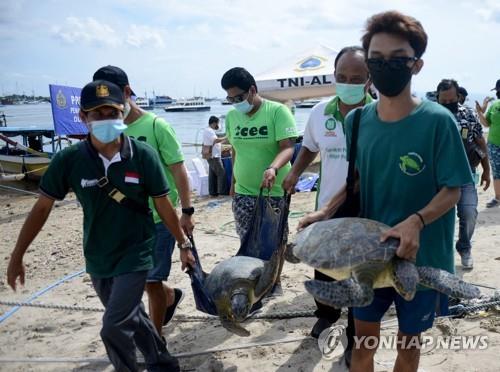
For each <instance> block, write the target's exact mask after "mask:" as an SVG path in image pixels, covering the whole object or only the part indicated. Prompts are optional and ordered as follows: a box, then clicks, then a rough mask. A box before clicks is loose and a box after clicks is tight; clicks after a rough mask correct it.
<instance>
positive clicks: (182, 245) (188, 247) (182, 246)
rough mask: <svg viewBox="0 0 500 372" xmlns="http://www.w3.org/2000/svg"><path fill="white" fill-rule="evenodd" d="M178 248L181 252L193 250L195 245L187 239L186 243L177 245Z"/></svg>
mask: <svg viewBox="0 0 500 372" xmlns="http://www.w3.org/2000/svg"><path fill="white" fill-rule="evenodd" d="M177 247H179V249H180V250H184V249H191V248H193V245H192V244H191V240H189V239H186V240H184V243H177Z"/></svg>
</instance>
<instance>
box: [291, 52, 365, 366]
mask: <svg viewBox="0 0 500 372" xmlns="http://www.w3.org/2000/svg"><path fill="white" fill-rule="evenodd" d="M334 67H335V71H334V76H335V82H336V84H335V90H336V93H337V95H336V96H335V97H333V98H332V99H330V100H326V101H323V102H320V103H319V104H317V105H316V106H314V108H313V109H312V110H311V114H310V115H309V120H308V121H307V125H306V128H305V130H304V139H303V141H302V147H301V150H300V152H299V155H298V157H297V159H296V160H295V162H294V163H293V166H292V169H291V170H290V173H288V175H287V176H286V178H285V180H284V181H283V188H284V189H285V190H286V191H287V192H288V193H289V194H293V193H294V192H295V185H296V184H297V182H298V180H299V176H300V175H301V174H302V172H304V170H305V169H306V168H307V166H308V165H309V164H311V162H312V161H313V160H314V159H315V158H316V156H317V155H318V152H319V153H320V155H321V172H320V175H321V177H320V181H319V191H318V193H317V195H316V208H315V209H316V210H317V209H319V208H322V207H323V206H324V205H325V204H326V203H327V202H328V201H329V200H330V199H331V198H332V197H333V196H334V195H335V194H336V193H337V192H338V191H339V190H340V188H341V187H342V186H343V185H344V183H345V180H346V177H347V158H346V152H347V149H346V140H345V129H344V118H345V117H346V115H347V114H348V113H349V112H351V111H352V110H354V109H355V108H357V107H362V106H363V105H365V104H367V103H370V102H372V98H371V96H370V95H369V94H368V88H369V85H370V80H369V73H368V69H367V67H366V63H365V51H364V49H363V48H362V47H360V46H348V47H345V48H342V49H341V50H340V52H339V53H338V54H337V56H336V57H335V62H334ZM314 277H315V278H316V279H321V280H330V279H329V277H327V276H326V275H324V274H322V273H321V272H319V271H317V270H315V271H314ZM316 306H317V308H318V309H317V310H316V312H315V315H316V316H317V317H318V321H317V322H316V323H315V324H314V326H313V328H312V330H311V336H313V337H315V338H318V336H319V335H320V334H321V332H322V331H323V330H325V329H326V328H328V327H330V326H331V325H332V324H333V323H335V322H336V321H337V320H338V319H339V317H340V313H341V311H340V309H335V308H332V307H329V306H326V305H324V304H322V303H320V302H318V301H316ZM349 315H350V316H349V324H348V330H347V335H348V339H349V341H351V342H349V344H348V349H349V346H352V345H353V340H352V337H353V336H354V324H353V323H354V321H353V320H352V314H351V312H350V313H349ZM349 355H350V352H346V363H347V364H348V365H349V363H350V358H349Z"/></svg>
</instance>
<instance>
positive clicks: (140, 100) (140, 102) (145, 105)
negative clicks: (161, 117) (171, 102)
mask: <svg viewBox="0 0 500 372" xmlns="http://www.w3.org/2000/svg"><path fill="white" fill-rule="evenodd" d="M135 104H136V105H137V106H139V108H141V109H143V110H152V109H153V108H154V107H153V106H152V105H150V104H149V100H148V99H147V98H144V97H137V98H136V99H135Z"/></svg>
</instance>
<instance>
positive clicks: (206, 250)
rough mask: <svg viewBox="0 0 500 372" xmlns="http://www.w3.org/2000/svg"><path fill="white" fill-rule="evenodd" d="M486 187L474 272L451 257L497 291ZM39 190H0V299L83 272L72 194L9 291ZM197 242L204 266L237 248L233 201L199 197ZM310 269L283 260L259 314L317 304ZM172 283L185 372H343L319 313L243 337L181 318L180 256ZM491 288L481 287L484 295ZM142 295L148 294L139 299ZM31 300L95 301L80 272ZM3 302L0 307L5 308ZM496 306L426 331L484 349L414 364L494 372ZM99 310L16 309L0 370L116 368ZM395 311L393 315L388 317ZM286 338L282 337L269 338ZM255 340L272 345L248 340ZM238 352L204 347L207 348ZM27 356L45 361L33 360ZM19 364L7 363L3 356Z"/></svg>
mask: <svg viewBox="0 0 500 372" xmlns="http://www.w3.org/2000/svg"><path fill="white" fill-rule="evenodd" d="M491 193H492V191H491V190H488V191H487V192H484V191H482V190H480V191H479V208H478V209H479V217H478V223H477V227H476V232H475V235H474V238H473V255H474V259H475V265H474V270H472V271H467V272H463V271H462V269H461V266H460V259H459V257H458V255H457V257H456V271H457V274H459V275H460V276H462V275H463V277H464V278H465V279H466V280H469V281H471V282H473V283H479V284H483V285H487V286H491V287H494V288H500V276H499V275H497V273H498V272H500V271H499V269H500V251H499V250H498V247H500V229H499V225H500V209H499V208H497V209H491V210H487V209H485V203H486V202H487V200H488V199H489V198H490V197H491ZM314 198H315V193H302V194H296V195H295V196H294V197H293V199H292V204H291V215H290V220H289V222H290V231H291V232H292V234H291V236H290V239H293V235H294V232H295V228H296V225H297V222H298V219H299V218H300V217H301V216H302V215H303V213H304V212H308V211H312V210H313V207H314ZM35 199H36V196H34V195H25V194H21V193H18V192H14V191H7V190H0V230H1V239H0V298H1V299H2V300H3V301H25V300H27V299H28V298H30V297H31V296H32V295H33V294H35V293H37V292H38V291H40V290H43V289H45V288H47V287H48V286H49V285H51V284H53V283H56V282H58V281H60V280H61V279H62V278H64V277H65V276H67V275H70V274H73V273H78V272H79V271H81V270H83V269H84V262H83V256H82V248H81V244H82V243H81V242H82V210H81V208H80V207H79V205H78V203H77V202H76V200H75V198H74V195H72V194H70V195H69V196H68V198H67V199H66V200H65V201H63V202H57V203H56V208H54V210H53V211H52V214H51V216H50V218H49V220H48V221H47V223H46V225H45V227H44V228H43V230H42V232H41V233H40V234H39V236H38V237H37V239H36V240H35V241H34V243H33V244H32V245H31V247H30V249H29V251H28V253H27V255H26V257H25V264H26V270H27V274H26V284H25V286H24V287H21V288H20V289H19V290H18V291H17V292H16V293H14V292H13V291H12V290H11V289H10V288H9V287H8V286H7V283H6V276H5V273H6V269H7V263H8V259H9V254H10V251H11V250H12V248H13V247H14V244H15V240H16V238H17V235H18V233H19V230H20V228H21V226H22V223H23V222H24V219H25V217H26V215H27V214H28V213H29V210H30V208H31V206H32V205H33V203H34V201H35ZM194 205H195V207H196V210H197V213H196V222H197V227H196V230H195V240H196V243H197V247H198V251H199V254H200V257H201V260H202V263H203V266H204V269H205V270H206V271H210V270H211V268H212V267H213V266H214V265H215V264H216V263H217V262H219V261H221V260H223V259H224V258H227V257H230V256H231V255H232V254H234V253H235V252H236V251H237V249H238V246H239V240H238V239H237V238H236V233H235V231H234V222H233V216H232V213H231V201H230V198H229V197H226V198H221V199H207V198H195V204H194ZM311 276H312V269H310V268H309V267H307V266H305V265H303V264H297V265H292V264H289V263H286V264H285V267H284V270H283V275H282V283H283V290H284V295H283V296H282V297H278V298H274V299H271V300H269V301H268V302H267V303H266V304H265V306H264V308H263V311H262V312H263V313H274V312H276V311H287V312H289V311H299V310H310V309H313V308H314V302H313V300H312V298H311V297H310V296H309V295H308V294H307V293H306V292H305V290H304V287H303V284H302V283H303V281H304V280H305V279H307V278H310V277H311ZM169 284H170V285H172V286H175V287H179V288H182V289H183V290H185V291H186V294H187V295H186V298H185V299H184V301H183V302H182V304H181V305H180V306H179V309H178V312H177V315H176V317H174V319H173V321H172V322H171V323H170V324H169V325H168V326H167V327H166V329H165V336H166V339H167V341H168V348H169V350H170V352H172V353H174V354H181V355H182V354H183V353H193V354H199V355H194V356H187V357H182V358H181V359H180V361H181V366H182V369H183V370H185V371H237V370H238V371H346V370H347V369H346V367H345V365H344V364H343V362H342V361H339V359H338V358H337V359H333V360H326V359H324V358H322V354H321V352H320V349H319V348H318V344H317V341H316V340H315V339H312V338H310V337H308V334H309V331H310V329H311V327H312V325H313V324H314V322H315V318H312V317H301V318H294V319H255V320H249V321H247V322H246V323H245V324H244V325H245V327H246V328H247V329H248V330H249V331H250V332H251V336H250V337H248V338H241V337H238V336H236V335H233V334H231V333H228V332H227V331H226V330H225V329H224V328H222V327H221V326H220V323H219V322H218V321H217V320H216V319H214V320H207V319H204V320H201V321H191V320H192V319H187V320H189V321H187V320H186V319H183V318H181V317H183V316H184V317H185V316H188V317H190V316H200V315H203V314H202V313H200V312H198V311H196V309H195V306H194V300H193V297H192V292H191V287H190V282H189V277H188V275H187V274H185V273H183V272H181V270H180V262H179V259H178V255H177V253H175V254H174V263H173V269H172V272H171V278H170V279H169ZM493 292H494V291H493V290H490V289H484V288H483V289H482V293H483V295H485V296H490V295H493ZM144 301H147V299H146V297H144ZM33 302H36V303H45V304H57V305H69V306H85V307H92V308H100V307H101V304H100V302H99V300H98V298H97V297H96V295H95V293H94V291H93V289H92V288H91V283H90V280H89V277H88V276H87V275H86V274H81V275H76V276H75V277H74V278H72V279H70V280H68V281H66V282H64V283H61V284H60V285H58V286H57V287H55V288H53V289H51V290H48V291H46V292H45V293H44V294H42V295H40V296H39V297H37V298H36V299H34V300H33ZM11 308H12V307H11V306H1V305H0V314H5V313H6V312H7V311H9V310H11ZM499 309H500V308H497V309H496V310H495V309H492V310H491V311H488V312H484V311H482V312H479V313H475V314H473V315H470V316H467V317H465V318H462V319H440V320H439V321H437V322H436V323H435V327H434V328H433V329H431V330H430V331H428V332H427V333H426V335H433V336H438V335H459V336H466V335H471V336H487V342H488V347H487V348H486V349H485V350H458V351H457V350H445V349H439V350H438V349H436V350H432V351H429V352H425V353H424V355H422V358H421V363H420V368H419V370H420V371H427V372H430V371H445V370H446V371H450V370H456V371H498V370H499V364H498V355H499V354H500V311H498V310H499ZM101 316H102V313H99V312H89V311H75V310H57V309H43V308H29V307H22V308H20V309H19V310H18V311H16V312H15V313H13V314H12V315H11V316H9V317H6V318H4V319H3V321H1V322H0V329H1V332H0V345H1V346H0V370H1V371H112V370H113V368H112V367H111V365H110V364H109V363H106V362H105V360H106V353H105V350H104V347H103V345H102V343H101V340H100V338H99V329H100V318H101ZM390 318H394V315H389V316H388V317H387V319H390ZM395 332H397V327H396V323H394V322H389V323H387V324H386V326H385V327H384V329H383V331H382V333H383V334H384V335H390V334H394V333H395ZM280 341H289V342H286V343H274V342H280ZM253 343H274V344H271V345H266V346H253V347H244V346H245V345H250V344H253ZM236 346H240V347H242V348H240V349H237V350H227V351H216V352H210V353H205V352H206V351H207V350H210V349H215V348H216V349H219V350H220V349H227V348H234V347H236ZM395 356H396V351H395V350H388V349H384V350H379V351H378V352H377V354H376V357H375V360H376V371H392V366H393V363H394V359H395ZM32 358H35V359H38V358H43V359H44V360H43V361H41V360H38V361H36V362H34V361H33V359H32ZM7 359H9V360H11V361H12V360H16V361H18V362H16V363H12V362H6V360H7Z"/></svg>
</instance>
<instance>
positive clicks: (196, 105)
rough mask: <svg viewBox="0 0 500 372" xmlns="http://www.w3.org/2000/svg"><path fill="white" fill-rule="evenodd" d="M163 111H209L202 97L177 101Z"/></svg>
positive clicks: (208, 106)
mask: <svg viewBox="0 0 500 372" xmlns="http://www.w3.org/2000/svg"><path fill="white" fill-rule="evenodd" d="M164 110H165V111H167V112H186V111H210V105H208V104H206V103H205V99H204V98H203V97H194V98H189V99H179V100H177V102H176V103H174V104H173V105H171V106H167V107H165V108H164Z"/></svg>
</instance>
